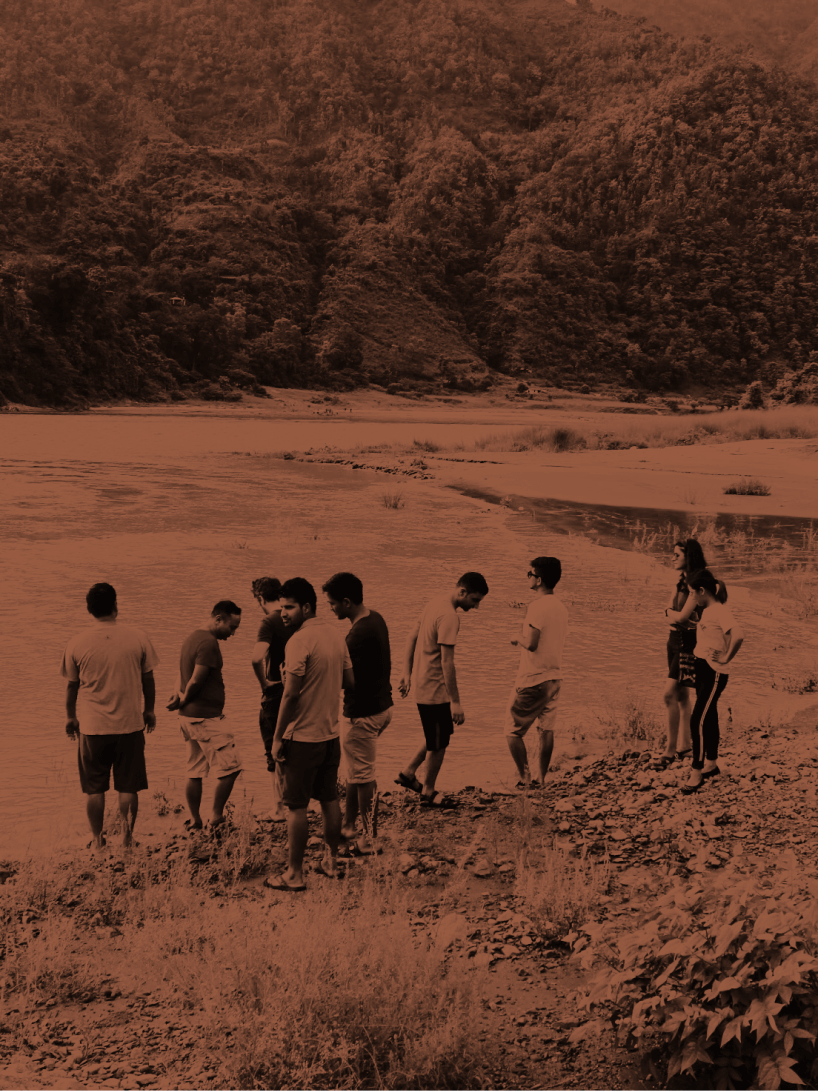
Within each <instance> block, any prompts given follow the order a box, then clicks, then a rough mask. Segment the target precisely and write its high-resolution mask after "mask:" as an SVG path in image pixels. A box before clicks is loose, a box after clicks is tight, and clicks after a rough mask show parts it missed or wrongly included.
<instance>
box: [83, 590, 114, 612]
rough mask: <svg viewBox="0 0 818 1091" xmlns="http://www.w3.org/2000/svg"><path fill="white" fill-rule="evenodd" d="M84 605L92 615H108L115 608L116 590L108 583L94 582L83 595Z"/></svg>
mask: <svg viewBox="0 0 818 1091" xmlns="http://www.w3.org/2000/svg"><path fill="white" fill-rule="evenodd" d="M85 605H86V606H87V607H88V613H89V614H91V615H92V616H93V617H110V616H111V614H112V613H113V612H114V610H116V591H115V590H114V589H113V587H111V585H110V583H95V584H94V586H93V587H92V588H91V590H90V591H89V592H88V594H87V595H86V596H85Z"/></svg>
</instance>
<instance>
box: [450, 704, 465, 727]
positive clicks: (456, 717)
mask: <svg viewBox="0 0 818 1091" xmlns="http://www.w3.org/2000/svg"><path fill="white" fill-rule="evenodd" d="M465 720H466V713H465V712H464V711H463V706H462V705H461V704H458V702H457V701H452V722H453V723H456V724H462V723H464V722H465Z"/></svg>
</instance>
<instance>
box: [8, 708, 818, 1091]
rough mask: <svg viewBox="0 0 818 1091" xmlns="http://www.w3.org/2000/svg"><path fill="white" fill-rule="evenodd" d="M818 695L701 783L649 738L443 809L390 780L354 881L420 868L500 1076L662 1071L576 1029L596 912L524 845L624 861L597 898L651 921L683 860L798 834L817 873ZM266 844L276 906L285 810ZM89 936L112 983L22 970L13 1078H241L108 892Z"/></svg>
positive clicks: (258, 843)
mask: <svg viewBox="0 0 818 1091" xmlns="http://www.w3.org/2000/svg"><path fill="white" fill-rule="evenodd" d="M817 711H818V710H816V709H811V710H809V711H808V712H807V713H805V714H802V715H801V717H800V719H799V722H798V723H794V724H793V725H791V726H790V727H788V728H783V729H778V730H777V731H775V732H772V731H769V732H768V731H764V730H755V731H753V732H751V733H749V734H747V735H745V736H743V737H740V738H738V739H736V740H735V741H734V742H733V745H732V748H731V749H729V750H727V751H725V753H724V754H723V756H722V759H721V763H720V764H721V769H722V773H721V775H720V776H718V777H716V778H714V779H713V780H712V781H710V782H709V783H708V784H707V786H706V787H705V788H704V789H702V790H701V791H700V792H698V793H697V794H695V795H693V796H683V795H681V793H680V792H679V785H680V784H681V783H683V782H684V780H685V779H686V776H687V774H686V769H685V768H684V767H683V765H682V763H681V762H675V763H674V764H673V765H672V766H671V767H670V768H669V769H665V770H661V769H657V768H656V767H655V764H656V763H655V762H653V760H652V758H651V754H650V752H649V751H641V750H638V749H635V748H633V749H630V750H627V751H624V752H622V753H621V754H619V755H618V756H609V757H606V758H603V759H600V760H597V761H594V762H592V763H590V764H588V763H584V764H574V765H569V766H568V767H566V768H564V769H562V770H560V771H558V772H556V773H555V774H553V775H552V776H550V777H549V780H548V783H547V785H546V787H545V788H544V789H542V790H539V791H530V792H526V793H523V792H520V793H516V794H514V795H508V794H499V793H485V792H482V791H480V790H478V789H475V788H467V789H465V790H463V791H462V792H460V793H459V794H458V795H457V796H456V797H455V800H454V801H455V802H456V804H457V806H456V807H453V808H452V809H445V810H436V811H433V812H430V811H429V810H428V809H425V808H424V809H421V808H420V807H419V805H418V803H417V799H416V797H415V796H414V795H412V794H411V793H406V792H403V791H402V790H400V789H393V790H392V791H391V792H384V794H383V799H382V804H381V808H380V816H381V840H382V843H383V845H384V853H383V855H382V856H380V857H378V858H376V859H351V860H349V861H348V862H347V863H346V865H345V866H344V877H343V880H342V881H343V882H344V883H349V884H355V883H356V882H359V881H360V880H361V879H362V877H363V876H364V875H365V874H366V871H367V869H371V868H375V867H377V868H381V869H387V870H389V871H390V872H393V873H395V872H398V873H400V875H401V876H402V878H401V879H400V882H401V884H402V886H403V888H404V889H405V890H406V891H407V892H408V894H409V898H410V905H411V913H412V918H411V919H412V925H413V930H414V933H415V935H416V937H417V940H418V942H419V943H429V944H435V945H437V946H438V947H439V948H441V949H443V950H445V951H446V958H447V959H449V960H460V961H462V963H463V964H471V965H475V964H476V965H480V966H482V967H484V968H485V970H486V973H487V981H488V988H487V992H486V993H485V996H484V1001H483V1010H482V1025H481V1026H480V1027H477V1028H475V1033H476V1034H478V1035H480V1036H485V1037H487V1038H488V1039H489V1040H492V1041H495V1042H497V1043H498V1045H499V1053H498V1056H497V1061H496V1067H495V1070H493V1071H491V1072H486V1073H485V1074H484V1076H485V1083H486V1085H487V1086H496V1087H520V1088H550V1087H564V1088H590V1087H610V1088H636V1087H640V1088H642V1087H644V1088H648V1087H652V1086H656V1085H655V1083H652V1082H651V1081H650V1079H649V1078H646V1077H644V1076H643V1074H642V1073H641V1070H640V1064H639V1061H640V1058H639V1057H638V1056H637V1055H636V1054H634V1053H630V1052H628V1051H627V1050H626V1049H625V1048H624V1047H623V1046H621V1045H619V1046H617V1045H615V1044H614V1043H613V1041H610V1042H604V1043H600V1046H599V1048H598V1049H596V1050H589V1049H588V1048H587V1046H576V1045H572V1044H571V1043H570V1042H569V1035H570V1033H571V1030H572V1029H573V1028H574V1027H576V1026H577V1025H578V1024H579V1023H580V1022H581V1021H582V1020H583V1019H584V1018H585V1017H586V1016H585V1014H584V1012H583V1010H582V1008H581V1006H580V1004H579V1002H578V1001H579V999H580V995H581V990H582V987H583V984H584V982H583V978H582V975H581V973H580V971H579V968H578V967H577V966H576V965H575V964H574V963H573V962H572V957H571V948H570V940H571V929H572V927H573V924H574V923H582V922H581V921H577V920H574V919H572V917H571V912H570V907H568V909H566V908H565V907H562V908H558V909H557V910H555V912H554V913H553V914H549V912H548V911H547V906H544V905H543V903H542V902H541V901H540V902H539V903H538V902H536V901H533V902H532V900H531V899H530V898H527V897H526V896H525V891H524V889H523V887H522V885H521V884H520V882H519V881H518V880H519V879H520V876H519V875H518V869H519V868H520V867H521V861H522V860H523V859H528V860H529V862H533V863H534V864H536V854H537V852H538V851H539V852H542V851H543V849H544V848H545V847H551V848H553V847H555V846H556V847H558V848H560V849H562V850H563V853H562V854H561V856H562V858H567V859H569V860H577V859H585V860H586V861H597V862H598V863H599V865H600V868H602V869H603V870H606V869H609V870H607V875H608V878H607V885H606V887H605V888H604V892H603V893H601V894H600V896H599V897H598V898H597V899H595V902H596V904H595V905H594V906H593V908H592V909H590V910H587V911H586V910H582V909H581V910H579V911H578V912H582V913H584V912H587V913H590V915H591V916H593V918H594V919H596V920H608V921H611V920H615V921H617V923H618V924H619V925H620V926H621V928H622V929H627V928H629V927H631V926H632V924H633V922H635V920H636V919H637V918H638V917H639V915H640V913H642V912H643V911H644V909H645V907H646V905H648V904H649V900H650V897H651V895H652V894H653V893H655V892H656V891H657V890H660V889H665V887H666V886H667V885H668V884H669V883H672V882H674V881H675V880H676V879H677V878H678V879H682V880H683V879H685V878H686V877H688V876H691V875H692V874H694V873H707V872H709V871H712V870H714V869H723V868H735V869H737V871H739V872H745V871H752V870H754V869H760V870H763V869H764V868H765V867H767V866H768V865H770V864H771V863H772V862H773V861H774V860H776V859H778V860H780V858H781V855H782V854H784V853H790V854H792V858H793V861H794V863H796V862H797V863H798V864H800V865H801V866H802V867H803V868H805V869H807V871H808V872H810V873H812V872H814V870H815V861H816V859H818V831H816V830H815V828H814V825H813V815H814V808H815V798H816V787H817V786H818V747H817V746H816V743H817V742H818V734H817V733H816V729H817V728H818V722H813V721H816V720H818V717H816V712H817ZM167 821H168V824H169V829H168V834H167V837H166V838H164V839H162V840H159V841H158V843H156V844H143V846H142V847H140V849H139V850H138V852H139V853H141V854H143V856H147V857H149V858H152V859H153V864H154V866H155V869H156V871H157V872H158V873H159V874H160V875H161V873H162V870H163V869H165V870H166V871H167V869H169V868H170V867H171V865H172V863H173V861H174V860H177V859H179V858H180V857H183V856H187V857H188V858H190V859H191V860H192V861H193V863H194V864H195V866H196V867H197V868H199V869H201V874H202V875H203V876H205V878H206V879H207V878H208V875H207V872H208V869H209V868H214V859H215V857H216V855H217V854H218V852H219V849H218V847H217V846H214V845H213V844H212V842H208V841H193V842H191V841H190V840H189V839H188V838H187V837H186V836H185V835H184V834H183V833H181V832H173V830H172V829H171V825H172V826H173V827H178V825H179V824H180V822H181V819H180V817H178V816H174V815H172V814H170V815H168V816H167ZM311 822H313V823H314V824H315V825H314V836H313V837H312V838H311V842H310V847H309V850H308V854H309V862H310V863H311V864H312V865H313V866H314V864H315V863H317V861H318V859H319V855H320V853H321V848H322V846H321V841H320V838H319V837H318V836H317V833H318V816H317V815H313V816H311ZM147 840H148V839H147V838H146V841H147ZM249 844H250V848H251V851H250V852H249V854H248V855H247V861H248V863H247V866H246V868H245V869H244V870H245V873H246V874H245V875H244V877H243V878H242V879H241V880H240V885H239V889H238V891H237V890H236V889H234V890H233V891H232V893H231V897H233V898H235V897H237V896H238V897H242V898H245V899H247V900H248V901H249V902H250V903H252V904H256V903H257V904H258V907H259V911H261V910H262V909H264V907H267V908H269V903H271V902H274V901H279V902H286V898H287V896H286V895H280V894H275V893H272V892H270V891H267V890H265V888H264V887H263V877H264V875H265V874H267V873H269V872H271V871H275V870H276V869H277V868H279V867H280V866H281V864H282V863H283V859H284V847H285V846H284V834H283V829H282V827H281V826H280V825H276V824H273V823H272V822H271V821H269V820H260V821H258V820H257V821H255V824H254V827H253V830H252V832H251V834H250V838H249ZM130 866H131V865H130V864H129V863H128V862H127V860H123V858H122V857H121V856H120V855H118V854H117V853H116V852H114V851H111V852H110V853H108V854H106V855H105V856H103V857H102V858H101V859H99V860H97V861H95V862H94V863H93V865H92V866H91V867H90V868H89V866H88V865H87V863H84V862H83V863H79V864H77V865H76V866H75V868H74V871H73V872H72V881H71V882H70V883H67V882H64V883H63V884H62V886H61V888H60V892H59V894H58V895H55V903H54V904H53V905H52V906H51V909H50V910H49V911H50V912H58V911H59V912H62V913H64V914H70V913H71V912H77V913H79V912H80V911H81V909H82V906H83V905H84V903H83V899H82V887H83V884H84V883H92V882H93V881H94V880H95V878H98V876H99V873H100V871H103V872H106V871H107V872H108V873H110V881H111V884H113V885H114V886H115V885H116V883H117V882H126V881H127V876H128V870H129V867H130ZM15 872H16V868H15V865H13V864H7V865H5V866H4V868H3V871H2V874H3V876H4V881H5V886H4V890H3V893H4V894H9V895H11V893H12V892H13V888H14V884H15V882H16V881H17V879H16V876H15ZM600 873H602V872H600ZM209 878H210V879H212V880H213V881H212V883H211V889H210V891H209V894H208V896H209V897H212V898H216V899H218V898H224V897H225V892H224V888H223V886H222V884H221V882H220V880H219V875H218V874H217V873H216V871H215V870H214V871H213V873H212V875H210V876H209ZM321 882H322V880H321V879H320V878H319V876H318V874H317V873H315V872H314V871H312V873H311V874H309V875H308V885H309V886H310V887H313V888H315V887H316V886H319V889H320V883H321ZM323 882H326V880H323ZM207 885H208V884H207V882H205V884H204V886H205V887H207ZM305 897H306V898H309V897H310V893H309V892H308V893H307V894H306V895H305ZM8 906H10V907H11V908H4V913H5V929H6V932H5V935H6V953H7V954H11V953H12V947H13V946H16V947H19V946H20V945H25V944H26V942H28V941H29V939H30V937H31V936H33V935H36V933H37V929H38V926H40V925H41V923H42V919H43V915H44V912H45V911H44V910H43V909H42V908H39V909H38V907H37V905H36V904H32V905H30V906H29V907H28V908H26V907H24V906H21V905H20V904H19V901H17V902H15V901H14V899H13V898H11V899H10V901H9V902H8ZM85 912H86V913H87V912H89V911H88V910H87V907H86V909H85ZM10 914H12V915H13V917H14V919H10ZM552 918H553V919H552ZM87 939H88V944H89V948H90V947H93V949H94V950H95V952H96V954H97V955H100V954H101V955H102V957H103V958H104V959H105V961H106V963H107V965H108V966H109V967H110V970H111V973H110V978H109V981H108V985H107V987H106V988H105V989H101V990H99V991H96V992H91V993H89V995H87V996H85V997H74V998H72V1000H71V1001H70V1002H65V1001H58V1000H57V999H55V998H54V997H49V996H48V995H43V994H38V993H37V992H36V991H28V992H25V991H22V992H21V991H17V990H15V989H14V983H13V981H11V980H9V981H8V989H7V992H6V995H5V999H4V1001H3V1006H2V1012H1V1014H0V1031H2V1034H0V1063H1V1067H0V1084H1V1085H2V1087H4V1088H22V1087H32V1088H46V1087H65V1088H80V1087H89V1088H98V1087H100V1088H101V1087H123V1088H124V1087H128V1088H136V1087H140V1088H142V1087H144V1088H153V1087H156V1088H167V1087H180V1088H181V1087H191V1088H205V1087H216V1086H222V1085H223V1080H221V1079H220V1071H221V1062H222V1059H223V1057H224V1056H225V1053H229V1050H230V1048H231V1043H230V1041H226V1042H225V1041H222V1042H218V1043H215V1042H214V1041H213V1040H212V1025H211V1024H210V1023H209V1021H208V1017H207V1015H206V1013H205V1012H204V1011H200V1010H196V1009H195V1008H194V1009H191V1008H190V1006H189V1005H185V1004H182V1003H181V1002H180V999H181V998H180V997H179V996H178V995H175V994H174V993H172V992H170V991H169V990H168V989H166V988H157V989H155V990H146V989H145V988H144V987H140V988H136V987H135V986H134V985H133V982H134V981H135V980H136V979H137V976H138V975H136V976H134V975H133V974H131V973H129V966H128V957H127V956H128V952H127V951H123V950H122V933H121V931H120V929H119V928H118V927H117V926H116V923H115V922H114V923H112V921H111V919H110V918H109V917H106V913H105V911H104V909H100V910H99V911H98V912H97V913H96V914H95V915H93V914H92V915H90V916H88V919H87Z"/></svg>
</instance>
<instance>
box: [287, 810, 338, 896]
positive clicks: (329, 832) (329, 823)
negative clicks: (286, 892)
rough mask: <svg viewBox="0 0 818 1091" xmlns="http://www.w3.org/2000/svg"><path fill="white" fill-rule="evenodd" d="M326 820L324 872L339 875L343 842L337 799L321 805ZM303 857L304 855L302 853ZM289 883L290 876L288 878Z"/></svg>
mask: <svg viewBox="0 0 818 1091" xmlns="http://www.w3.org/2000/svg"><path fill="white" fill-rule="evenodd" d="M321 815H322V817H323V819H324V843H325V845H326V849H325V850H324V872H325V874H327V875H337V873H338V844H339V842H340V840H341V804H340V803H339V802H338V800H337V799H333V800H332V801H331V802H330V803H322V804H321ZM302 857H303V853H302ZM287 878H288V881H289V876H288V877H287Z"/></svg>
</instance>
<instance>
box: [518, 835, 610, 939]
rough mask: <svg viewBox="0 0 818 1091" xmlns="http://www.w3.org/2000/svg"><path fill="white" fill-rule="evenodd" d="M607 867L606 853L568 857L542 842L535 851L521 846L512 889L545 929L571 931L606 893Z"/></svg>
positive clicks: (537, 922) (532, 917)
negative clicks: (595, 857)
mask: <svg viewBox="0 0 818 1091" xmlns="http://www.w3.org/2000/svg"><path fill="white" fill-rule="evenodd" d="M610 877H611V868H610V862H609V860H608V858H607V857H604V858H603V859H602V860H600V861H598V862H597V861H593V860H589V859H588V858H587V856H586V855H585V854H584V853H583V854H582V855H581V856H579V857H571V856H569V855H568V854H567V853H565V852H563V851H562V850H561V849H558V848H549V847H547V846H546V845H545V843H544V842H543V843H542V844H541V845H540V847H539V849H538V851H534V850H533V847H532V848H530V849H528V850H523V851H522V852H521V853H520V857H519V860H518V863H517V880H516V883H515V888H514V890H515V893H516V894H517V895H518V897H520V898H522V899H523V901H524V902H525V904H526V910H527V912H528V914H529V916H530V917H531V919H532V920H533V921H534V923H535V924H536V925H537V926H538V928H539V929H540V930H541V931H542V932H545V933H553V932H555V931H556V932H560V933H565V932H569V931H572V930H573V929H575V928H577V927H578V926H579V925H581V924H583V923H584V922H585V921H586V920H587V919H588V917H589V916H591V915H592V914H593V912H594V910H595V909H596V908H597V906H598V905H599V901H600V898H602V897H603V896H604V895H606V894H607V891H608V886H609V883H610Z"/></svg>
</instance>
